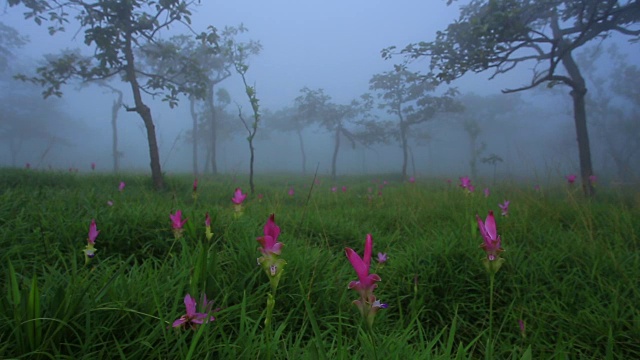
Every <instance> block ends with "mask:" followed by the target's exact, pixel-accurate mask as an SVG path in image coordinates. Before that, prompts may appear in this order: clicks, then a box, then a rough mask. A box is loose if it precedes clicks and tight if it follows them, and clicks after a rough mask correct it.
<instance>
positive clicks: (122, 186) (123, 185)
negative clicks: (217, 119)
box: [118, 181, 127, 192]
mask: <svg viewBox="0 0 640 360" xmlns="http://www.w3.org/2000/svg"><path fill="white" fill-rule="evenodd" d="M125 186H127V184H125V183H124V181H120V185H118V191H120V192H123V191H124V187H125Z"/></svg>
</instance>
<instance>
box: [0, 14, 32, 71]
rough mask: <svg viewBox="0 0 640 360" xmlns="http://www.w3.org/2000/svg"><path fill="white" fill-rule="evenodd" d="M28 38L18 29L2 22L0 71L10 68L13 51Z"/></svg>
mask: <svg viewBox="0 0 640 360" xmlns="http://www.w3.org/2000/svg"><path fill="white" fill-rule="evenodd" d="M27 41H28V40H27V38H26V37H24V36H22V35H20V33H19V32H18V31H16V29H14V28H12V27H10V26H7V25H5V24H3V23H1V22H0V73H2V72H4V71H6V70H7V69H8V68H9V64H10V63H11V61H10V60H11V59H13V57H14V54H13V52H14V51H15V50H16V49H18V48H21V47H22V46H24V45H25V44H26V43H27Z"/></svg>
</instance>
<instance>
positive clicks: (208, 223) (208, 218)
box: [204, 212, 213, 241]
mask: <svg viewBox="0 0 640 360" xmlns="http://www.w3.org/2000/svg"><path fill="white" fill-rule="evenodd" d="M204 226H205V236H206V237H207V240H209V241H211V238H212V237H213V232H212V231H211V216H209V213H208V212H207V214H206V215H205V217H204Z"/></svg>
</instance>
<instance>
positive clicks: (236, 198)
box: [231, 188, 247, 205]
mask: <svg viewBox="0 0 640 360" xmlns="http://www.w3.org/2000/svg"><path fill="white" fill-rule="evenodd" d="M246 198H247V194H243V193H242V189H240V188H236V191H235V192H234V193H233V197H232V198H231V201H233V203H234V204H236V205H242V202H243V201H244V199H246Z"/></svg>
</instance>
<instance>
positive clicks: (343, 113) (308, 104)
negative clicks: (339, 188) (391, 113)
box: [296, 87, 373, 180]
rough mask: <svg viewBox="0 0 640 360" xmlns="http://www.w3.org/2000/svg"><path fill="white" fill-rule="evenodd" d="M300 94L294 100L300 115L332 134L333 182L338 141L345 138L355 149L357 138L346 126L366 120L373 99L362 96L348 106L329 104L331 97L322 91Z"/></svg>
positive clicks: (306, 91) (367, 95)
mask: <svg viewBox="0 0 640 360" xmlns="http://www.w3.org/2000/svg"><path fill="white" fill-rule="evenodd" d="M300 92H302V95H301V96H300V97H299V98H297V99H296V102H297V103H298V109H299V110H300V111H301V113H302V114H305V116H309V117H313V118H315V119H316V120H315V121H318V122H319V124H320V125H321V126H322V127H324V128H325V129H327V130H328V131H330V132H333V133H334V148H333V156H332V158H331V178H332V179H334V180H335V179H336V176H337V171H336V163H337V161H338V151H339V150H340V140H341V139H342V138H346V139H347V140H349V142H350V143H351V146H352V147H353V148H355V146H356V141H357V140H358V136H357V135H356V134H354V133H353V132H351V131H350V130H348V128H347V125H348V124H349V123H353V122H356V121H360V122H362V120H363V119H366V118H367V116H368V115H369V112H370V111H371V108H372V107H373V98H372V97H371V95H369V94H364V95H362V96H361V97H360V99H354V100H352V101H351V102H350V103H349V104H348V105H342V104H335V103H332V102H330V100H331V97H330V96H328V95H326V94H325V93H324V90H323V89H317V90H311V89H309V88H306V87H305V88H303V89H302V90H300ZM298 99H299V100H298ZM363 137H364V136H363Z"/></svg>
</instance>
